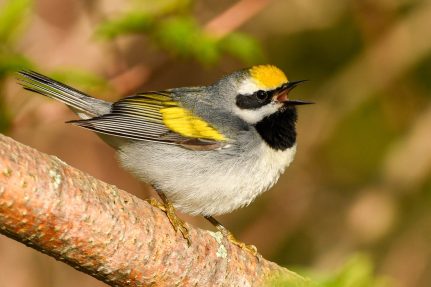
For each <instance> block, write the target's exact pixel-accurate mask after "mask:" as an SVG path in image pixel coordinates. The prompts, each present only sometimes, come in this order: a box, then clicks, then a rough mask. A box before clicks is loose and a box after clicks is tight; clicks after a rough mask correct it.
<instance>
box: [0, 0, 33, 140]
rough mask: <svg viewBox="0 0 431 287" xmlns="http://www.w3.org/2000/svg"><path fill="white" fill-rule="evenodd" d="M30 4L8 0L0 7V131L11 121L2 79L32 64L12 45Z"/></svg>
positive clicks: (28, 1)
mask: <svg viewBox="0 0 431 287" xmlns="http://www.w3.org/2000/svg"><path fill="white" fill-rule="evenodd" d="M30 4H31V1H30V0H9V1H6V2H5V3H4V4H3V5H2V6H1V7H0V132H5V131H6V130H7V129H8V128H9V126H10V123H11V115H10V113H9V111H8V110H7V107H6V105H5V102H4V97H3V96H2V95H1V93H3V92H4V91H3V80H4V78H5V77H6V75H7V74H9V73H11V72H15V71H16V70H18V69H28V68H30V67H31V66H32V64H31V62H30V60H28V59H27V58H26V57H24V56H23V55H21V54H20V53H18V52H17V51H16V49H15V47H14V42H15V41H14V40H15V39H16V38H17V37H18V36H19V32H20V28H22V26H23V24H24V22H25V21H24V20H25V16H26V15H27V13H28V11H29V8H30V6H31V5H30Z"/></svg>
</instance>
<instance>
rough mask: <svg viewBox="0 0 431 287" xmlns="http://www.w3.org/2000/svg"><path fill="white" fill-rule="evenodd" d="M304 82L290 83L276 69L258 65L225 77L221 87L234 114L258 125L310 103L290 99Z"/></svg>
mask: <svg viewBox="0 0 431 287" xmlns="http://www.w3.org/2000/svg"><path fill="white" fill-rule="evenodd" d="M302 82H304V81H293V82H289V81H288V79H287V77H286V75H285V74H284V73H283V72H282V71H281V70H280V69H279V68H277V67H275V66H272V65H258V66H253V67H251V68H248V69H244V70H241V71H238V72H234V73H232V74H230V75H228V76H226V77H225V78H224V79H223V80H222V81H220V82H219V87H221V88H222V90H224V91H222V93H224V95H225V99H226V103H227V104H228V105H229V106H233V112H234V113H235V114H236V115H237V116H238V117H240V118H241V119H242V120H244V121H246V122H247V123H249V124H256V123H258V122H260V121H261V120H262V119H264V118H265V117H268V116H270V115H272V114H274V113H276V112H278V111H280V110H283V109H286V108H288V107H294V106H296V105H305V104H311V102H306V101H301V100H292V99H290V98H289V92H290V91H291V90H292V89H293V88H295V87H296V86H297V85H298V84H300V83H302Z"/></svg>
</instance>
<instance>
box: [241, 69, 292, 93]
mask: <svg viewBox="0 0 431 287" xmlns="http://www.w3.org/2000/svg"><path fill="white" fill-rule="evenodd" d="M249 71H250V74H251V76H252V78H253V79H254V80H255V81H256V82H257V84H258V85H260V86H262V87H264V88H267V89H275V88H277V87H279V86H281V85H282V84H284V83H287V82H288V80H287V77H286V75H285V74H284V73H283V72H282V71H281V70H280V69H279V68H277V67H276V66H272V65H259V66H253V67H251V68H250V70H249Z"/></svg>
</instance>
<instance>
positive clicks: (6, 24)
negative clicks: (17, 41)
mask: <svg viewBox="0 0 431 287" xmlns="http://www.w3.org/2000/svg"><path fill="white" fill-rule="evenodd" d="M30 4H31V0H9V1H6V3H5V4H4V5H3V6H2V7H0V44H1V43H3V44H4V43H8V42H10V41H11V40H12V39H13V38H14V37H15V36H16V35H17V34H18V31H19V28H21V27H22V23H23V21H24V17H25V16H26V15H27V12H28V10H29V7H30Z"/></svg>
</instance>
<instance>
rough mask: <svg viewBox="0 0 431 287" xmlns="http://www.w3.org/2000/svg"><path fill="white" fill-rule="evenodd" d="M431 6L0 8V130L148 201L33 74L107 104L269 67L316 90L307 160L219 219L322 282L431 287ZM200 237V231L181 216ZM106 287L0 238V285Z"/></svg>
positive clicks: (173, 1) (308, 91) (252, 0)
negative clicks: (37, 86)
mask: <svg viewBox="0 0 431 287" xmlns="http://www.w3.org/2000/svg"><path fill="white" fill-rule="evenodd" d="M430 2H431V1H426V0H423V1H421V0H353V1H340V0H320V1H313V0H283V1H275V0H273V1H270V0H239V1H227V0H218V1H209V0H203V1H192V0H161V1H151V0H128V1H120V0H115V1H114V0H110V1H107V0H97V1H96V0H94V1H85V0H62V1H58V0H0V132H1V133H4V134H6V135H8V136H11V137H13V138H14V139H16V140H18V141H20V142H22V143H24V144H27V145H30V146H32V147H35V148H36V149H38V150H40V151H43V152H45V153H48V154H53V155H56V156H57V157H59V158H61V159H62V160H64V161H65V162H67V163H68V164H70V165H72V166H74V167H77V168H79V169H81V170H83V171H86V172H88V173H90V174H91V175H93V176H95V177H97V178H99V179H101V180H103V181H106V182H108V183H111V184H115V185H117V186H118V187H120V188H122V189H124V190H127V191H129V192H131V193H134V194H136V195H137V196H138V197H141V198H146V197H149V196H152V195H154V193H153V192H152V191H151V190H150V188H149V187H148V186H147V185H145V184H143V183H140V182H138V181H137V180H136V179H134V178H133V177H132V176H130V175H128V174H127V173H126V172H124V171H122V170H121V169H120V168H119V166H118V164H117V163H116V159H115V154H114V153H113V150H111V149H110V148H109V147H108V146H107V145H105V144H104V143H103V142H102V141H101V140H99V138H98V137H97V136H95V135H94V134H92V133H91V132H88V131H86V130H84V129H80V128H78V127H74V126H71V125H66V124H64V122H65V121H67V120H70V119H74V118H75V116H74V115H73V113H72V112H70V111H69V110H68V109H67V108H66V107H65V106H64V105H62V104H61V103H58V102H55V101H52V100H49V99H47V98H45V97H42V96H37V95H34V94H30V93H28V92H25V91H23V90H22V89H21V88H20V86H19V85H17V83H16V79H15V72H16V70H17V69H22V68H28V69H34V70H36V71H38V72H41V73H46V74H48V75H50V76H52V77H55V78H56V79H58V80H60V81H65V82H66V83H68V84H70V85H73V86H74V87H76V88H78V89H81V90H84V91H86V92H87V93H89V94H92V95H96V96H97V97H99V98H103V99H108V100H115V99H119V98H121V97H124V96H126V95H130V94H131V93H133V92H135V91H146V90H157V89H166V88H171V87H177V86H189V85H202V84H210V83H212V82H214V81H215V80H217V79H218V78H219V77H221V76H222V75H224V74H226V73H229V72H231V71H233V70H237V69H240V68H244V67H247V66H250V65H252V64H258V63H272V64H275V65H277V66H279V67H280V68H282V69H283V70H284V71H285V72H286V73H287V75H288V77H289V79H291V80H300V79H308V80H310V81H309V82H307V83H306V84H305V85H302V86H301V87H300V88H297V89H295V91H294V92H293V94H292V95H293V97H294V98H297V99H304V100H312V101H315V102H316V105H313V106H307V107H302V108H300V111H299V122H298V134H299V137H298V152H297V157H296V160H295V161H294V163H293V164H292V166H291V167H289V169H288V170H287V172H286V173H285V174H284V175H283V176H282V177H281V179H280V180H279V182H278V184H277V185H276V186H275V187H274V188H272V189H271V190H270V191H268V192H266V193H265V194H263V195H262V196H261V197H259V198H258V199H257V200H256V201H255V202H254V203H252V205H251V206H249V207H247V208H244V209H241V210H239V211H236V212H234V213H232V214H229V215H226V216H223V217H220V218H219V220H220V221H221V222H223V223H224V224H225V225H226V226H227V227H229V228H230V229H231V230H232V231H233V233H234V234H236V236H237V237H238V238H239V239H241V240H243V241H244V242H246V243H250V244H254V245H256V246H257V248H258V250H259V251H260V252H261V253H262V254H263V256H264V257H266V258H268V259H270V260H272V261H275V262H277V263H278V264H281V265H283V266H287V267H289V268H291V269H293V270H295V271H297V272H299V273H300V274H302V275H306V276H310V277H311V278H313V279H314V280H315V281H316V282H318V283H319V284H320V285H321V286H348V287H350V286H352V287H368V286H374V287H381V286H396V287H404V286H406V287H410V286H431V244H430V242H431V241H430V240H431V209H430V208H429V206H430V204H431V177H430V173H431V37H430V36H429V31H430V27H431V3H430ZM183 218H185V219H187V221H189V222H190V223H192V224H194V225H197V226H200V227H202V228H206V229H211V228H212V227H211V226H210V225H209V224H208V223H206V222H205V220H203V219H201V218H197V217H189V216H185V215H184V216H183ZM3 286H15V287H20V286H25V287H33V286H34V287H36V286H62V287H68V286H81V287H86V286H106V285H104V284H103V283H100V282H99V281H97V280H96V279H93V278H92V277H90V276H88V275H85V274H82V273H80V272H78V271H75V270H74V269H72V268H71V267H68V266H67V265H65V264H63V263H59V262H56V261H55V260H54V259H51V258H49V257H48V256H46V255H42V254H40V253H38V252H36V251H34V250H32V249H30V248H27V247H24V246H23V245H21V244H19V243H16V242H14V241H13V240H11V239H8V238H6V237H4V236H0V287H3Z"/></svg>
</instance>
